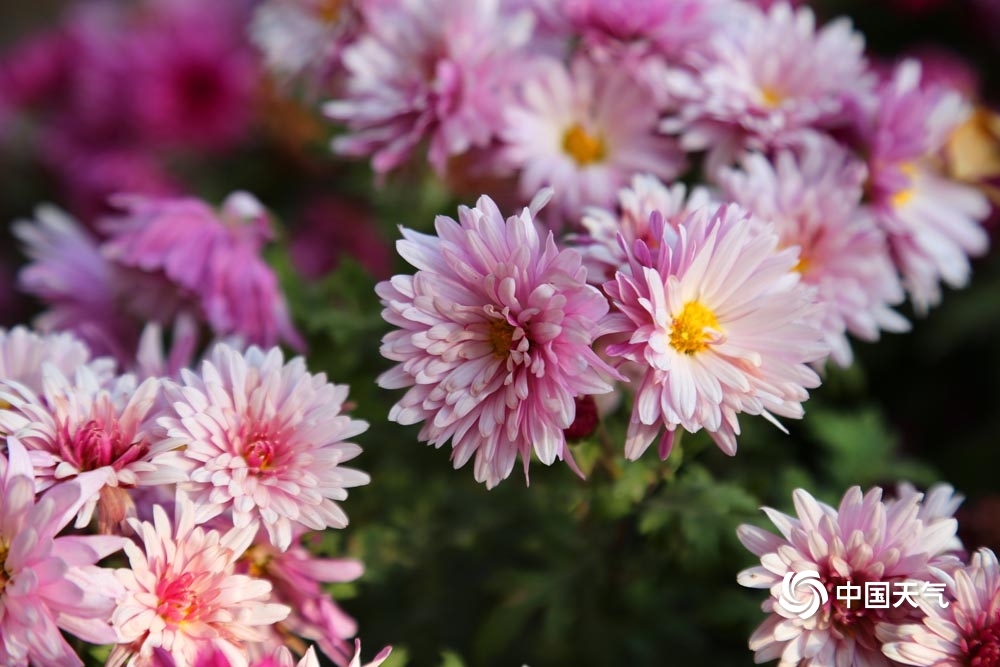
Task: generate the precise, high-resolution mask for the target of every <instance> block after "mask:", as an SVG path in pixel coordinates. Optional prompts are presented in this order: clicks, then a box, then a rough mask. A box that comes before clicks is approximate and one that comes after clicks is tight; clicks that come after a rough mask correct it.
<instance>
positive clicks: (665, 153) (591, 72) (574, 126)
mask: <svg viewBox="0 0 1000 667" xmlns="http://www.w3.org/2000/svg"><path fill="white" fill-rule="evenodd" d="M658 125H659V112H658V110H657V107H656V105H655V103H654V101H653V100H652V98H651V97H650V96H649V95H648V94H647V93H646V92H645V91H644V90H643V89H642V88H641V87H639V86H637V85H636V84H635V82H634V81H633V80H632V79H631V78H630V77H629V76H628V75H627V74H626V73H624V72H622V71H621V70H620V69H619V68H617V67H614V66H613V65H610V64H609V65H604V66H598V65H594V64H592V63H590V62H588V61H586V60H584V59H580V58H578V59H576V60H575V61H573V63H572V64H571V66H570V67H569V68H567V67H566V66H565V65H563V64H562V63H560V62H558V61H555V60H542V61H540V62H539V64H538V65H537V67H536V69H535V70H534V71H533V73H532V75H531V76H530V77H529V78H528V79H527V80H526V81H525V83H524V85H523V87H522V90H521V94H520V96H519V100H518V101H517V102H516V103H515V104H513V105H511V106H509V107H508V108H507V110H506V114H505V126H504V130H503V133H502V139H503V141H504V143H505V144H506V145H505V147H504V148H503V149H502V151H503V152H502V159H503V161H504V162H505V163H506V164H509V165H510V166H511V167H514V168H516V169H518V170H519V184H520V190H521V195H522V196H523V197H525V198H527V197H531V196H532V195H534V193H535V192H538V190H540V189H541V188H543V187H546V186H552V187H553V189H554V190H555V198H556V203H557V204H558V207H559V211H558V212H559V213H560V215H561V216H562V217H563V218H566V219H568V220H569V221H570V223H571V224H572V225H573V226H576V224H577V223H578V217H579V215H580V213H581V212H582V210H583V207H585V206H601V207H605V208H611V207H612V206H614V203H615V196H616V195H617V193H618V190H619V189H620V188H622V187H624V186H625V184H626V183H628V181H629V179H630V178H631V177H632V176H633V175H634V174H637V173H648V174H652V175H653V176H657V177H659V178H661V179H672V178H674V177H675V176H677V175H678V174H679V173H680V172H681V170H682V169H683V166H684V158H683V155H682V154H681V153H680V151H679V150H678V149H677V147H676V145H675V143H674V141H673V140H672V139H670V138H669V137H667V136H665V135H662V134H660V132H659V129H658Z"/></svg>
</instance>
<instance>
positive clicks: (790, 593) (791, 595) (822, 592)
mask: <svg viewBox="0 0 1000 667" xmlns="http://www.w3.org/2000/svg"><path fill="white" fill-rule="evenodd" d="M802 586H804V587H806V588H811V589H812V592H811V593H810V594H809V597H808V599H807V600H805V601H800V600H799V598H798V596H796V595H795V591H796V590H797V589H798V588H800V587H802ZM829 599H830V596H829V595H827V592H826V586H824V585H823V582H822V581H821V580H820V578H819V572H817V571H816V570H805V571H803V572H799V573H798V574H796V573H795V572H788V573H786V574H785V578H784V579H782V581H781V597H779V598H778V604H780V605H781V607H782V608H783V609H785V610H786V611H790V612H792V613H793V614H798V615H799V618H803V619H805V618H809V617H810V616H812V615H813V614H815V613H816V611H817V610H818V609H819V606H820V605H821V604H826V601H827V600H829Z"/></svg>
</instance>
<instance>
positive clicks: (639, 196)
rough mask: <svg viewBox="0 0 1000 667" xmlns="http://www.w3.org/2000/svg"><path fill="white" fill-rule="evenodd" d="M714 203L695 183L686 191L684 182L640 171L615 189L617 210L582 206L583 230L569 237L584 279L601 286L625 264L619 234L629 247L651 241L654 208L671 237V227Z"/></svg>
mask: <svg viewBox="0 0 1000 667" xmlns="http://www.w3.org/2000/svg"><path fill="white" fill-rule="evenodd" d="M713 204H714V200H713V198H712V195H711V194H710V193H709V191H708V190H707V189H705V188H703V187H695V188H693V189H692V190H691V192H690V193H689V192H688V189H687V188H686V187H685V186H684V184H683V183H674V184H673V185H671V186H669V187H668V186H666V185H664V184H663V182H662V181H660V180H659V179H658V178H656V177H655V176H650V175H648V174H639V175H637V176H635V177H633V178H632V181H631V183H630V184H629V186H628V187H625V188H622V189H621V190H619V191H618V208H617V210H616V211H614V212H612V211H611V210H608V209H603V208H598V207H589V208H586V209H584V214H583V220H582V225H583V228H584V229H585V230H586V233H585V234H578V235H573V236H571V237H570V241H571V243H572V244H573V245H574V246H576V247H577V248H579V250H580V252H581V253H582V254H583V263H584V265H585V266H586V267H587V281H588V282H589V283H591V284H592V285H598V286H600V285H603V284H604V283H606V282H607V281H609V280H611V279H612V278H613V277H614V274H615V272H616V271H618V270H621V269H627V268H628V257H627V256H626V253H625V250H624V248H623V247H622V243H620V242H619V240H618V235H619V234H620V235H621V237H622V240H623V241H624V245H625V247H632V245H633V244H634V243H635V242H636V241H637V240H638V239H642V240H643V241H645V242H646V243H647V245H653V243H652V242H653V239H652V236H651V234H652V232H651V231H650V228H649V218H650V216H651V215H652V214H653V213H654V212H657V211H658V212H659V213H660V215H661V216H662V217H663V220H664V222H666V223H667V228H665V231H666V233H668V234H671V235H672V237H673V232H672V229H673V228H674V227H676V226H677V225H679V224H680V223H682V222H683V221H684V220H686V219H687V217H688V216H689V215H690V214H691V213H693V212H694V211H696V210H697V209H699V208H702V207H703V206H711V205H713ZM714 205H716V206H718V204H714Z"/></svg>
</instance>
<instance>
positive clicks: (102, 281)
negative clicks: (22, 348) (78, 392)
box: [13, 205, 138, 363]
mask: <svg viewBox="0 0 1000 667" xmlns="http://www.w3.org/2000/svg"><path fill="white" fill-rule="evenodd" d="M13 231H14V235H15V236H17V237H18V238H19V239H20V240H21V242H22V243H23V244H24V252H25V254H27V255H28V258H29V259H30V260H31V263H29V264H28V265H26V266H25V267H24V268H22V269H21V272H20V274H19V275H18V282H19V284H20V287H21V289H23V290H24V291H25V292H27V293H29V294H31V295H33V296H35V297H38V298H39V299H40V300H41V301H42V302H43V303H45V304H46V305H47V306H48V310H46V311H45V312H43V313H42V314H41V315H39V316H38V317H37V318H35V321H34V325H35V327H36V328H37V329H38V330H40V331H43V332H52V331H70V332H72V333H73V334H75V335H76V336H77V337H78V338H80V339H81V340H82V341H83V342H84V343H86V344H87V346H88V347H89V348H90V350H91V351H92V352H93V353H94V354H96V355H111V356H113V357H114V358H115V359H117V360H119V361H120V362H122V363H128V362H129V361H130V360H131V359H132V358H133V357H134V355H135V345H136V342H137V340H138V332H137V331H136V326H135V325H134V324H132V323H131V322H130V321H129V320H128V318H125V317H122V316H121V312H120V307H119V305H118V290H119V289H120V286H121V281H120V280H119V277H118V274H117V272H116V270H115V267H114V266H113V265H112V264H111V263H110V262H109V261H108V260H107V259H106V258H105V257H104V256H103V255H102V254H101V251H100V246H99V243H98V241H97V239H96V238H94V237H93V236H92V235H91V234H90V233H89V232H88V231H87V230H85V229H84V228H83V226H82V225H81V224H80V223H79V222H77V221H76V220H75V219H73V218H72V217H70V216H69V215H68V214H66V213H64V212H63V211H61V210H59V209H57V208H56V207H54V206H47V205H43V206H39V207H38V208H37V209H35V220H32V221H28V220H19V221H17V222H15V223H14V225H13ZM129 287H130V288H131V287H133V286H132V285H130V286H129Z"/></svg>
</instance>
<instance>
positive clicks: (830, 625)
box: [738, 485, 1000, 667]
mask: <svg viewBox="0 0 1000 667" xmlns="http://www.w3.org/2000/svg"><path fill="white" fill-rule="evenodd" d="M794 500H795V512H796V516H794V517H792V516H788V515H786V514H783V513H781V512H778V511H776V510H773V509H770V508H764V511H765V513H766V514H767V516H768V518H769V519H770V520H771V521H772V522H773V523H774V525H775V526H776V527H777V528H778V530H779V531H780V533H781V534H780V536H779V535H774V534H773V533H770V532H768V531H765V530H763V529H761V528H758V527H756V526H750V525H744V526H741V527H740V529H739V531H738V535H739V538H740V541H741V542H742V543H743V545H744V546H745V547H746V548H747V549H749V550H750V551H751V552H753V554H754V555H755V556H758V557H759V558H760V563H761V564H760V565H759V566H756V567H752V568H749V569H747V570H744V571H743V572H741V573H740V575H739V582H740V583H741V584H742V585H744V586H749V587H751V588H763V589H769V591H770V596H769V597H768V598H767V599H766V600H765V601H764V603H763V605H762V608H763V609H764V611H765V612H768V614H770V615H769V616H768V619H767V620H766V621H765V622H764V623H763V624H762V625H761V626H760V627H759V628H758V629H757V631H756V632H755V633H754V634H753V636H752V637H751V638H750V648H751V649H752V650H754V651H755V652H756V661H757V662H765V661H768V660H773V659H775V658H780V661H779V665H782V667H785V666H787V667H793V666H798V667H829V666H832V665H851V666H860V665H876V666H884V667H891V666H893V665H899V664H905V665H922V666H924V667H932V666H933V667H945V666H948V667H960V666H962V667H964V666H966V665H974V666H977V667H978V666H979V665H984V666H985V665H992V664H996V661H997V659H998V658H1000V569H998V567H997V558H996V556H995V555H994V554H993V552H992V551H990V550H989V549H983V550H980V551H979V552H977V553H976V554H975V555H974V556H973V557H972V559H971V562H969V563H968V564H965V563H963V561H962V559H961V556H962V554H963V549H962V545H961V542H960V541H958V539H957V538H956V535H955V532H956V530H957V528H958V523H957V522H956V521H955V519H954V518H952V515H953V514H954V513H955V510H956V509H957V508H958V506H959V504H960V503H961V502H962V498H961V497H960V496H956V495H955V494H954V490H953V489H952V488H951V487H949V486H945V485H939V486H936V487H933V488H931V489H930V490H929V491H928V492H927V493H926V494H922V493H918V492H916V491H915V490H914V489H913V488H912V487H910V486H908V485H903V486H901V487H900V489H899V492H898V494H897V495H896V497H895V498H891V499H888V500H884V499H883V497H882V489H880V488H878V487H876V488H874V489H872V490H870V491H868V492H867V493H862V491H861V489H860V488H858V487H854V488H851V489H850V490H848V492H847V493H846V494H845V495H844V498H843V500H841V502H840V506H839V507H837V508H834V507H831V506H829V505H826V504H825V503H822V502H819V501H817V500H816V499H815V498H813V497H812V496H811V495H809V493H807V492H806V491H804V490H801V489H800V490H798V491H796V492H795V498H794ZM799 573H809V574H811V575H813V577H814V579H813V581H812V583H815V584H816V587H810V586H802V585H797V586H796V585H793V587H792V590H791V591H789V587H788V582H789V577H790V576H792V575H796V576H797V575H799ZM792 581H794V579H793V580H792ZM871 584H875V585H888V586H894V587H896V589H895V590H896V591H898V590H904V591H908V593H907V594H906V596H905V597H901V594H900V593H898V592H894V593H891V595H890V597H889V598H886V600H887V602H888V604H885V605H880V604H871V603H870V598H868V597H863V596H865V595H867V593H866V592H862V591H867V590H868V588H869V586H870V585H871ZM851 587H855V590H857V591H858V594H857V595H856V596H854V597H852V594H851V592H850V588H851ZM819 588H822V589H823V590H824V591H825V592H826V596H825V597H822V598H820V597H816V598H814V599H813V596H815V595H816V593H815V591H816V590H819ZM888 590H889V591H893V590H894V589H892V588H889V589H888ZM845 591H846V594H845ZM790 592H791V593H792V595H791V596H789V593H790ZM800 597H801V598H803V599H802V600H799V599H798V598H800ZM809 599H813V602H814V605H813V607H812V608H810V609H811V611H810V612H804V611H803V610H804V609H806V605H805V604H801V605H800V604H799V603H800V602H807V601H808V600H809ZM821 600H822V602H820V601H821ZM904 601H906V602H907V603H906V604H903V602H904Z"/></svg>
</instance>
